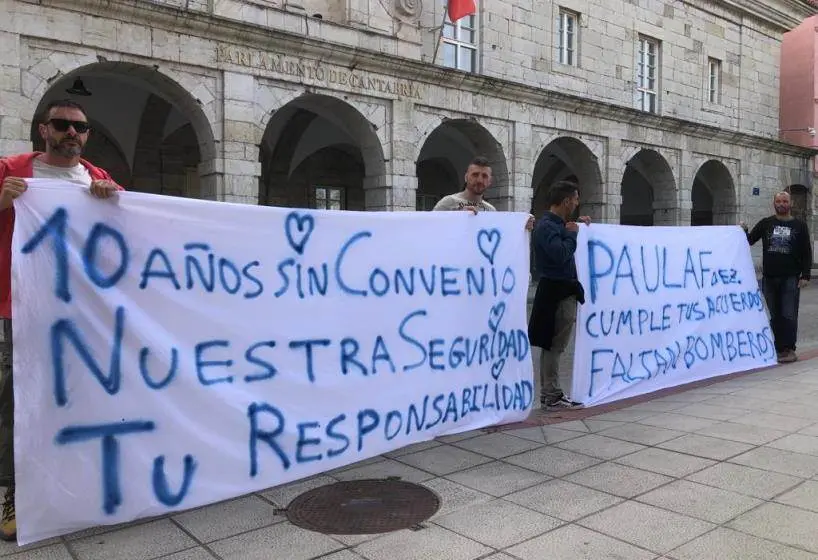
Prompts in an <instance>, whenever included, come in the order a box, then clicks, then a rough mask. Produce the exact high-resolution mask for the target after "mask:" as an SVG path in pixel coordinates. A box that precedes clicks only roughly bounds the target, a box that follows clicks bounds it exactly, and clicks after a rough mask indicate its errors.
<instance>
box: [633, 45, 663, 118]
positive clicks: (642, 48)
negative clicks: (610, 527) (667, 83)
mask: <svg viewBox="0 0 818 560" xmlns="http://www.w3.org/2000/svg"><path fill="white" fill-rule="evenodd" d="M658 62H659V43H658V41H656V40H655V39H651V38H649V37H640V38H639V58H638V60H637V63H636V68H637V83H636V89H637V92H638V99H639V108H640V109H642V110H643V111H647V112H648V113H656V112H657V110H658V107H657V106H658V103H657V101H658V99H657V98H658V90H659V87H658V77H659V76H658V74H659V71H658V68H659V64H658Z"/></svg>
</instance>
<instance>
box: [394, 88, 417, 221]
mask: <svg viewBox="0 0 818 560" xmlns="http://www.w3.org/2000/svg"><path fill="white" fill-rule="evenodd" d="M414 112H415V104H414V103H412V102H411V101H407V100H404V99H398V100H395V101H393V102H392V161H391V162H390V163H391V168H392V169H391V171H392V175H391V183H392V197H391V198H392V201H391V207H390V209H391V210H397V211H407V212H414V211H415V209H416V208H417V190H418V179H417V169H416V163H415V151H416V150H417V146H416V145H415V144H414V142H413V138H414V137H415V135H416V132H415V130H414V121H413V116H414Z"/></svg>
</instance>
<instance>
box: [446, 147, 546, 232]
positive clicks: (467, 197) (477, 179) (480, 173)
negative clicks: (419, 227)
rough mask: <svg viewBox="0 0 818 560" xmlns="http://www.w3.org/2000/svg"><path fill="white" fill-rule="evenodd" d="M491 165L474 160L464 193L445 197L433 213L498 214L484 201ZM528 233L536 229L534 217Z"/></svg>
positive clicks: (468, 169)
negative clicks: (453, 211) (449, 211)
mask: <svg viewBox="0 0 818 560" xmlns="http://www.w3.org/2000/svg"><path fill="white" fill-rule="evenodd" d="M491 178H492V177H491V164H490V163H489V160H487V159H486V158H484V157H481V156H478V157H476V158H474V159H473V160H472V161H471V163H470V164H469V167H468V168H467V169H466V176H465V178H464V180H465V187H464V188H463V190H462V191H460V192H458V193H454V194H450V195H447V196H444V197H443V198H441V199H440V201H439V202H438V203H437V204H435V207H434V208H433V209H432V210H433V211H440V210H444V211H445V210H467V211H469V212H471V213H472V214H477V212H496V211H497V208H495V207H494V206H493V205H492V204H490V203H489V202H486V201H485V200H483V193H485V192H486V190H488V188H489V187H490V186H491ZM525 229H526V230H527V231H531V230H532V229H534V216H530V217H529V219H528V223H527V224H526V226H525Z"/></svg>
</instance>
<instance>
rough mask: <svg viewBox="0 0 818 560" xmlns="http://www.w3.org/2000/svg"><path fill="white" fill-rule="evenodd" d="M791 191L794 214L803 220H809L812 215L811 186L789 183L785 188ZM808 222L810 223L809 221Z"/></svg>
mask: <svg viewBox="0 0 818 560" xmlns="http://www.w3.org/2000/svg"><path fill="white" fill-rule="evenodd" d="M784 190H785V191H787V192H788V193H790V204H791V212H792V215H793V216H795V217H796V218H800V219H801V220H804V221H807V220H809V218H810V217H811V214H812V212H810V197H809V188H808V187H806V186H805V185H800V184H795V185H789V186H788V187H787V188H786V189H784ZM807 223H809V222H808V221H807Z"/></svg>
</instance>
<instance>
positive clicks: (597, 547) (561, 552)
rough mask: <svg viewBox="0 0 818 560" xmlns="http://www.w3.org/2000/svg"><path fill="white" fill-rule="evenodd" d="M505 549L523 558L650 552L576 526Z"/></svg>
mask: <svg viewBox="0 0 818 560" xmlns="http://www.w3.org/2000/svg"><path fill="white" fill-rule="evenodd" d="M508 551H509V552H510V553H511V554H513V555H514V556H516V557H518V558H522V559H523V560H543V559H545V558H553V559H554V560H557V559H559V560H574V559H577V560H579V559H587V560H623V559H625V558H627V559H628V560H652V559H653V558H655V557H656V555H655V554H653V553H652V552H648V551H646V550H643V549H640V548H637V547H635V546H632V545H629V544H627V543H624V542H622V541H620V540H616V539H612V538H611V537H608V536H606V535H603V534H601V533H597V532H595V531H591V530H589V529H586V528H585V527H580V526H578V525H566V526H565V527H560V528H558V529H555V530H553V531H551V532H550V533H546V534H545V535H542V536H540V537H537V538H535V539H531V540H530V541H527V542H524V543H522V544H519V545H517V546H513V547H511V548H509V549H508Z"/></svg>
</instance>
